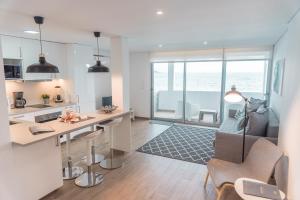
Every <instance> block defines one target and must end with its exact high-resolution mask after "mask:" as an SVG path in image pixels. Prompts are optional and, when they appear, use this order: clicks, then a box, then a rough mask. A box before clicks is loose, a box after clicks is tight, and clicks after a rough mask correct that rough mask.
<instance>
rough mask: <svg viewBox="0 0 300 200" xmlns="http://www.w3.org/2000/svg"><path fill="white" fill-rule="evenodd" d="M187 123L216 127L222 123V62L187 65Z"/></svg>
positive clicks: (188, 63) (190, 63)
mask: <svg viewBox="0 0 300 200" xmlns="http://www.w3.org/2000/svg"><path fill="white" fill-rule="evenodd" d="M185 80H186V98H185V100H186V102H185V121H186V122H187V123H197V124H201V125H209V126H214V125H218V124H219V123H220V112H221V106H220V105H221V91H222V61H201V62H187V63H186V77H185Z"/></svg>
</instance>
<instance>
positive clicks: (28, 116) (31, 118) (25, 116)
mask: <svg viewBox="0 0 300 200" xmlns="http://www.w3.org/2000/svg"><path fill="white" fill-rule="evenodd" d="M34 116H35V115H34V113H26V114H20V115H13V116H10V117H9V118H10V120H12V121H13V120H23V121H30V122H34V121H35V118H34Z"/></svg>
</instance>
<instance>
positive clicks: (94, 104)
mask: <svg viewBox="0 0 300 200" xmlns="http://www.w3.org/2000/svg"><path fill="white" fill-rule="evenodd" d="M67 49H68V50H67V56H68V59H67V60H68V74H67V81H68V82H70V84H69V88H70V90H71V91H73V93H74V95H78V96H79V105H80V111H81V112H84V113H87V112H94V111H95V110H96V109H97V108H99V106H100V103H101V102H100V103H99V101H100V99H101V97H102V96H111V81H110V77H111V76H110V73H88V66H92V65H94V64H95V63H96V61H95V60H94V57H93V48H91V47H89V46H84V45H78V44H72V45H68V47H67ZM87 64H88V65H87Z"/></svg>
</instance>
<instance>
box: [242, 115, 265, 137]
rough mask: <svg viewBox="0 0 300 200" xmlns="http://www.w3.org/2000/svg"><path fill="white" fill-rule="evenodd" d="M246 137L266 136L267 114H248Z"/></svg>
mask: <svg viewBox="0 0 300 200" xmlns="http://www.w3.org/2000/svg"><path fill="white" fill-rule="evenodd" d="M248 125H249V126H248V131H247V135H254V136H261V137H265V136H266V128H267V125H268V114H267V112H265V113H263V114H259V113H257V112H251V113H249V121H248Z"/></svg>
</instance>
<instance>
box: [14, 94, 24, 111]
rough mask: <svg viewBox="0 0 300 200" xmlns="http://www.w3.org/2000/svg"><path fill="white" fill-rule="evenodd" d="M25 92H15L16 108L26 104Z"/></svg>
mask: <svg viewBox="0 0 300 200" xmlns="http://www.w3.org/2000/svg"><path fill="white" fill-rule="evenodd" d="M23 94H24V93H23V92H13V98H14V103H15V108H24V107H25V105H26V99H24V98H23Z"/></svg>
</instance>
